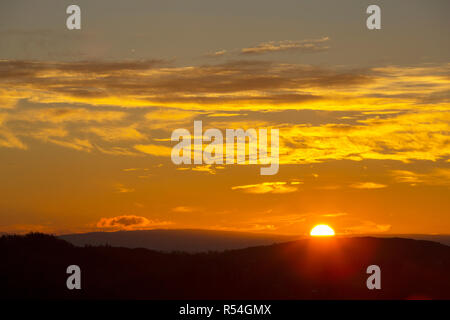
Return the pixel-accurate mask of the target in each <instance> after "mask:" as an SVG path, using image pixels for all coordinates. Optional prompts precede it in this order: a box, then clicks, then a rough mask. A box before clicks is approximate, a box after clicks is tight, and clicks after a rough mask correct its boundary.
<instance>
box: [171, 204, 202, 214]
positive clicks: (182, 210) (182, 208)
mask: <svg viewBox="0 0 450 320" xmlns="http://www.w3.org/2000/svg"><path fill="white" fill-rule="evenodd" d="M197 210H198V209H197V208H195V207H187V206H178V207H174V208H172V211H173V212H179V213H188V212H194V211H197Z"/></svg>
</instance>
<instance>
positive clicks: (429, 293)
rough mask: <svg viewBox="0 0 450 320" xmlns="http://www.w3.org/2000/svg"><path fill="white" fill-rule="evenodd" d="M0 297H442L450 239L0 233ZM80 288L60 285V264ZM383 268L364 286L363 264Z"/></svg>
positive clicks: (449, 277) (449, 279)
mask: <svg viewBox="0 0 450 320" xmlns="http://www.w3.org/2000/svg"><path fill="white" fill-rule="evenodd" d="M0 259H1V263H0V284H1V287H2V290H0V298H38V299H47V298H61V299H77V298H82V299H417V298H419V299H428V298H430V299H450V292H449V288H450V286H449V285H450V272H449V270H450V247H448V246H445V245H442V244H439V243H435V242H430V241H420V240H410V239H400V238H373V237H360V238H327V239H323V238H322V239H317V238H316V239H312V238H311V239H304V240H299V241H293V242H286V243H280V244H273V245H268V246H259V247H253V248H247V249H239V250H230V251H225V252H221V253H217V252H215V253H214V252H212V253H197V254H188V253H162V252H156V251H152V250H147V249H129V248H116V247H108V246H99V247H89V246H88V247H76V246H74V245H72V244H70V243H68V242H66V241H64V240H62V239H58V238H55V237H53V236H48V235H43V234H29V235H26V236H3V237H1V238H0ZM72 264H76V265H79V266H80V267H81V270H82V289H81V290H72V291H70V290H68V289H67V288H66V279H67V276H68V275H67V274H66V268H67V266H69V265H72ZM372 264H376V265H378V266H380V268H381V287H382V289H381V290H368V289H367V287H366V279H367V277H368V275H367V274H366V268H367V266H369V265H372Z"/></svg>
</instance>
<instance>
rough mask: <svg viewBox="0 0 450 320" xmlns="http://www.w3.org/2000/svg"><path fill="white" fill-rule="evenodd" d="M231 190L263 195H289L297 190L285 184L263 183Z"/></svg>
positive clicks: (236, 187)
mask: <svg viewBox="0 0 450 320" xmlns="http://www.w3.org/2000/svg"><path fill="white" fill-rule="evenodd" d="M294 184H298V183H294ZM231 190H240V191H243V192H245V193H253V194H265V193H275V194H281V193H291V192H295V191H297V190H298V187H294V186H293V185H292V183H291V184H288V183H287V182H263V183H259V184H249V185H243V186H235V187H232V188H231Z"/></svg>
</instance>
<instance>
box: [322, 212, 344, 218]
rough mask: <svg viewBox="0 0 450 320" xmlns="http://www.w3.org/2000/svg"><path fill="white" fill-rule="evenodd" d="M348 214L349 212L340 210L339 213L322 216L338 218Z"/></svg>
mask: <svg viewBox="0 0 450 320" xmlns="http://www.w3.org/2000/svg"><path fill="white" fill-rule="evenodd" d="M346 215H348V213H345V212H338V213H327V214H323V215H322V217H328V218H337V217H343V216H346Z"/></svg>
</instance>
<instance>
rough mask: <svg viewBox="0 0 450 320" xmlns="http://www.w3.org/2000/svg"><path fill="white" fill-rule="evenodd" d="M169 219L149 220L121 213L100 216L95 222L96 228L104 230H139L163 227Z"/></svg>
mask: <svg viewBox="0 0 450 320" xmlns="http://www.w3.org/2000/svg"><path fill="white" fill-rule="evenodd" d="M170 224H171V222H169V221H157V220H149V219H147V218H145V217H141V216H135V215H123V216H117V217H112V218H101V219H100V221H98V222H97V228H101V229H106V230H111V231H112V230H141V229H152V228H157V227H164V226H167V225H170Z"/></svg>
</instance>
